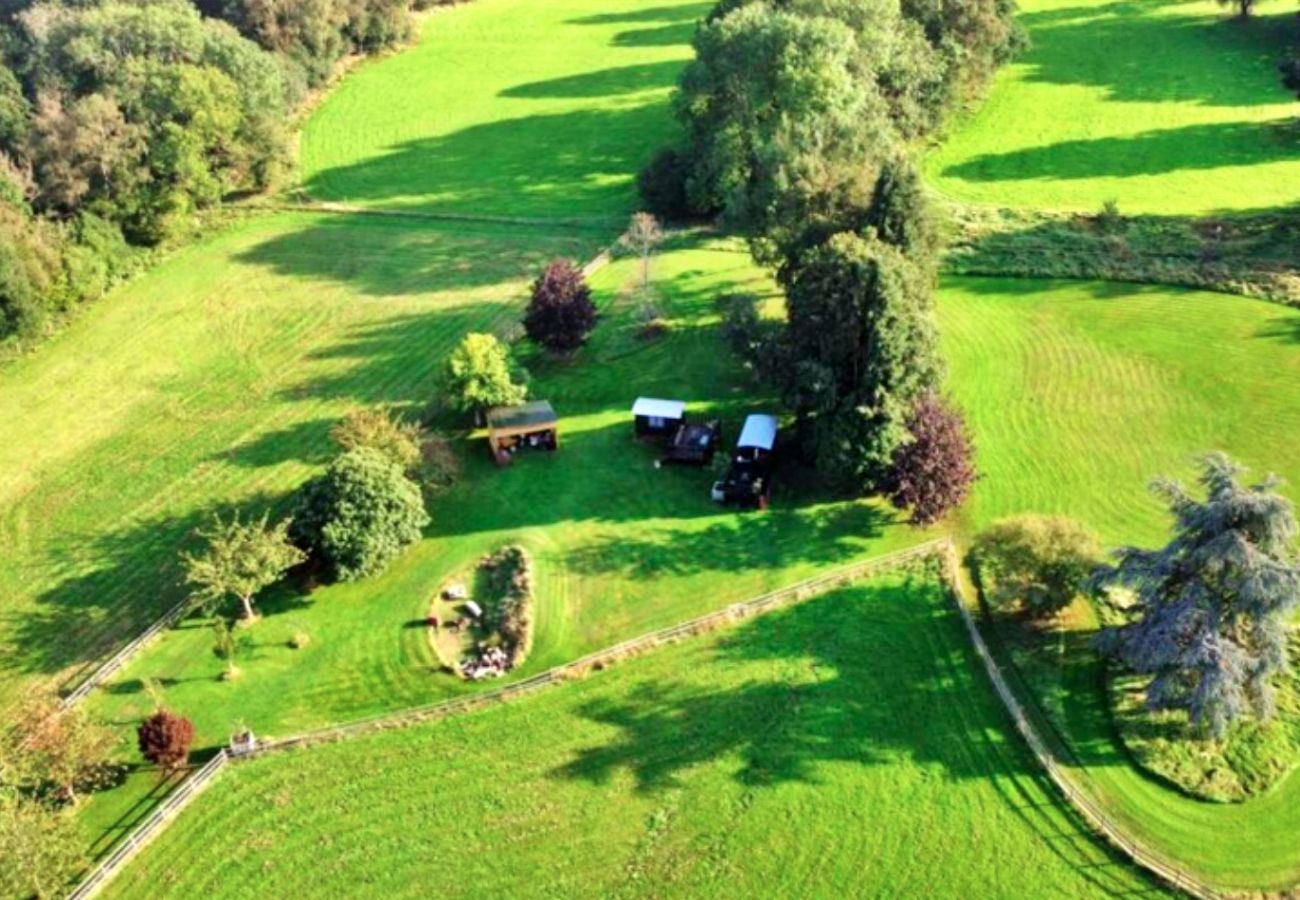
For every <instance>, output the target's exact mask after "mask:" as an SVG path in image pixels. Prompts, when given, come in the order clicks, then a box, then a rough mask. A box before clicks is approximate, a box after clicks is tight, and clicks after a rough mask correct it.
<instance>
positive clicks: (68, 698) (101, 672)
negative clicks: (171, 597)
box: [59, 597, 191, 709]
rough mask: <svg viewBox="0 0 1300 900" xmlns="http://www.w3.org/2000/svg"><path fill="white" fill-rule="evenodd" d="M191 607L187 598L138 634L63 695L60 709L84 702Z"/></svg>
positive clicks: (182, 616) (60, 700)
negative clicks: (88, 695) (87, 696)
mask: <svg viewBox="0 0 1300 900" xmlns="http://www.w3.org/2000/svg"><path fill="white" fill-rule="evenodd" d="M190 606H191V602H190V600H189V598H188V597H187V598H186V599H184V600H181V601H180V602H179V603H177V604H176V605H175V606H173V607H172V608H171V609H169V610H167V612H165V613H163V614H162V617H161V618H159V619H158V620H156V621H155V622H154V623H153V624H152V625H150V626H149V627H148V628H146V629H145V630H144V631H142V632H140V633H139V634H137V635H136V636H135V637H134V638H132V639H131V641H130V642H129V643H127V644H125V645H124V646H122V647H120V648H119V649H118V650H117V652H116V653H114V654H113V655H112V656H110V657H109V658H108V659H106V660H104V662H102V663H100V664H99V666H98V667H97V668H96V669H95V670H94V671H93V672H91V673H90V674H89V675H87V676H86V677H85V678H84V679H83V680H82V681H81V682H80V683H78V684H77V686H76V687H75V688H73V689H72V690H71V691H69V692H68V693H67V694H65V695H63V697H61V698H60V699H59V706H60V708H62V709H67V708H68V707H70V706H72V705H74V704H76V703H78V702H80V701H81V700H84V699H85V697H86V695H87V694H89V693H90V692H91V691H93V690H94V689H95V688H97V687H99V686H100V685H101V684H103V683H104V682H105V681H107V680H108V679H109V678H110V677H112V676H113V675H114V674H115V673H117V672H118V671H120V670H121V669H122V667H123V666H125V665H126V664H127V662H129V661H130V660H131V658H132V657H133V656H135V655H136V654H137V653H139V652H140V651H141V650H143V649H144V648H145V645H146V644H148V643H149V642H150V641H152V640H153V639H154V638H156V637H157V636H158V635H159V634H161V633H162V632H164V631H166V630H167V629H168V628H171V627H172V626H173V625H175V624H176V623H177V622H178V621H180V620H181V619H182V618H184V616H185V613H186V612H187V611H188V610H189V608H190Z"/></svg>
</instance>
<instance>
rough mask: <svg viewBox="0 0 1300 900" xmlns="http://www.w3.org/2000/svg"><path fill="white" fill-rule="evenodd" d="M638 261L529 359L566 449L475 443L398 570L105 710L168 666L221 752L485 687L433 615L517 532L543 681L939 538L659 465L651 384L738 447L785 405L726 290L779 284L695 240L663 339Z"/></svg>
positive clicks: (137, 671) (193, 647)
mask: <svg viewBox="0 0 1300 900" xmlns="http://www.w3.org/2000/svg"><path fill="white" fill-rule="evenodd" d="M636 270H637V264H636V262H635V260H631V259H626V260H621V261H619V262H616V263H615V264H613V265H611V266H609V267H608V268H606V269H604V270H602V271H601V272H600V273H598V274H597V275H596V276H595V278H594V279H593V286H594V287H595V289H596V293H597V300H598V303H599V305H600V307H601V308H602V310H603V319H602V322H601V324H600V325H599V326H598V328H597V331H596V334H595V337H594V338H593V340H592V342H591V344H590V345H589V346H588V347H587V348H586V349H584V350H583V351H581V352H580V353H579V354H578V355H577V356H576V357H575V358H573V359H572V360H570V361H565V362H564V363H555V362H550V361H547V360H544V359H541V358H539V357H533V358H532V359H531V363H532V365H531V368H532V370H533V374H534V377H535V380H534V383H533V395H534V396H536V397H544V398H547V399H549V400H551V401H552V403H553V404H554V405H555V407H556V409H557V410H558V411H559V413H560V416H561V448H560V450H559V452H558V453H556V454H555V455H554V456H553V457H547V456H525V457H524V458H521V459H519V460H517V461H516V463H515V464H514V465H513V466H511V467H510V468H508V469H505V470H497V469H496V468H495V467H494V466H493V464H492V463H491V461H490V459H489V457H488V454H487V451H486V448H485V445H484V444H483V441H482V439H481V438H473V439H469V440H467V441H465V442H463V443H462V444H461V445H460V449H461V451H462V456H463V457H464V460H465V464H466V471H465V476H464V479H463V481H462V483H461V484H460V485H459V486H458V487H457V488H455V489H454V490H453V491H451V492H450V493H448V494H446V495H444V496H443V497H441V498H439V499H438V501H437V502H436V503H435V504H434V505H433V508H432V514H433V524H432V525H431V526H430V528H429V529H428V531H427V538H426V540H424V541H422V542H420V543H419V544H417V545H416V546H415V547H413V548H411V549H410V550H408V551H407V552H406V553H405V554H404V555H403V556H402V557H401V558H400V559H399V560H398V561H397V562H396V564H395V565H393V566H392V568H391V569H390V570H389V571H388V572H386V573H385V574H384V575H383V576H382V577H378V578H373V579H369V580H366V581H362V582H358V583H354V584H346V585H335V586H332V587H328V588H324V589H320V590H317V591H316V592H314V593H312V594H311V595H309V596H306V597H304V596H299V595H297V594H295V593H294V592H292V591H291V590H288V589H286V590H284V591H282V592H280V593H279V594H272V595H271V596H269V597H268V598H267V599H266V601H265V602H264V604H263V609H264V611H265V612H266V617H265V618H264V619H263V620H262V622H261V623H259V624H258V625H257V626H256V627H255V628H254V629H253V630H252V631H251V633H250V636H251V639H252V641H253V643H254V646H253V647H252V648H251V649H250V650H249V652H248V653H246V654H245V655H244V658H243V659H241V660H238V663H239V666H240V668H241V669H242V670H243V675H242V677H241V678H240V679H239V680H238V681H235V682H224V681H221V680H220V677H219V676H220V674H221V670H222V662H221V660H219V659H218V658H216V657H215V656H214V655H213V653H212V637H211V633H210V631H209V629H208V628H207V626H206V624H205V623H203V622H202V621H199V620H192V621H191V622H189V623H187V624H186V625H184V626H183V627H182V628H180V629H178V630H176V631H174V632H171V633H169V634H167V635H165V636H164V637H163V638H161V639H160V640H159V641H158V642H157V643H155V644H154V645H153V646H152V647H150V648H149V649H148V650H147V651H146V652H145V653H144V654H142V655H141V656H140V657H138V658H137V659H136V660H135V661H134V662H133V663H132V664H131V665H130V666H129V667H128V668H127V669H126V670H125V671H124V672H123V673H122V675H121V677H120V678H119V679H117V680H116V681H115V682H113V683H111V684H110V685H109V686H108V687H107V689H106V690H105V691H103V692H100V693H98V694H96V695H95V696H94V697H93V698H92V700H90V701H89V702H91V703H92V704H93V708H94V709H96V710H97V711H99V712H101V713H103V714H106V715H108V716H109V717H110V718H111V719H113V720H114V721H119V722H121V723H122V724H123V726H124V727H129V726H131V725H133V723H135V722H138V721H139V719H140V718H141V717H142V716H143V715H144V714H147V712H148V706H147V704H148V700H147V699H146V697H145V696H144V695H143V694H142V693H141V682H140V679H141V678H144V677H152V678H156V679H159V680H160V681H161V682H162V683H163V685H164V686H165V690H166V695H167V702H168V704H169V705H170V706H172V707H173V708H174V709H176V710H178V711H180V712H183V713H184V714H185V715H187V716H189V717H191V718H192V719H193V720H194V722H195V725H196V728H197V731H198V745H199V746H213V745H220V744H223V743H224V742H225V740H226V739H227V737H228V736H229V734H230V733H231V731H232V729H233V728H234V726H235V725H236V723H239V722H242V723H245V724H247V725H249V726H251V727H252V728H253V729H254V730H255V731H257V732H258V733H259V734H263V735H287V734H291V733H295V732H298V731H302V730H306V729H309V728H314V727H321V726H324V725H327V724H331V723H335V722H339V721H342V720H345V719H350V718H355V717H358V716H362V715H367V714H372V713H377V712H383V711H388V710H394V709H400V708H404V707H408V706H413V705H416V704H420V703H426V702H430V701H432V700H436V699H440V698H443V697H447V696H451V695H454V694H456V693H457V692H461V691H465V690H471V689H472V687H471V686H469V685H466V684H464V683H462V682H460V681H458V680H456V679H455V678H453V677H451V676H449V675H445V674H440V673H438V672H437V671H436V663H435V660H434V658H433V654H432V651H431V649H430V647H429V645H428V642H427V640H426V636H425V632H424V630H423V628H422V627H421V620H422V619H423V616H424V615H425V614H426V613H427V610H428V601H429V597H430V596H431V594H432V592H434V591H435V590H436V589H437V588H438V587H439V586H440V585H441V584H442V583H443V582H444V581H445V580H446V578H447V577H448V576H449V575H451V574H453V573H455V572H457V571H461V570H464V569H465V568H466V567H467V566H469V565H472V564H473V563H474V561H475V560H477V559H478V558H480V557H481V556H483V555H484V554H486V553H488V552H490V551H492V550H493V549H495V548H497V547H499V546H501V545H503V544H506V543H519V544H521V545H523V546H524V547H525V548H527V549H528V551H529V552H530V553H531V554H532V556H533V558H534V559H535V561H536V564H537V569H538V571H537V579H536V594H537V603H538V606H537V617H536V618H537V633H536V642H535V645H534V648H533V652H532V655H531V656H530V657H529V660H528V663H527V664H526V665H525V666H524V667H523V668H522V669H521V670H519V671H520V673H521V674H529V673H533V672H537V671H540V670H542V669H545V668H547V667H549V666H552V665H555V664H557V663H560V662H564V661H567V660H569V659H572V658H574V657H575V656H578V655H580V654H582V653H584V652H588V651H591V650H594V649H597V648H599V647H603V646H606V645H608V644H612V643H615V642H617V641H618V640H621V639H623V638H627V637H632V636H634V635H636V634H640V633H642V632H645V631H650V630H653V629H655V628H659V627H663V626H666V625H670V624H673V623H676V622H678V621H681V620H684V619H687V618H691V617H693V616H696V615H700V614H702V613H704V612H707V611H711V610H713V609H717V608H719V607H721V606H724V605H725V604H727V603H729V602H732V601H736V600H740V599H744V598H747V597H750V596H753V595H756V594H759V593H762V592H764V591H766V590H770V589H772V588H775V587H778V586H781V585H784V584H788V583H790V582H793V581H797V580H799V579H802V578H805V577H809V576H811V575H813V574H815V573H816V572H817V571H819V570H822V569H825V568H826V567H828V566H834V565H837V564H845V563H847V562H849V561H850V560H852V559H856V558H860V557H862V556H864V555H870V554H875V553H880V552H886V551H888V550H890V549H895V548H897V547H899V546H902V545H904V544H909V543H914V542H917V541H920V540H922V539H925V538H927V537H929V536H930V533H929V532H925V531H918V530H916V529H912V528H909V527H905V526H901V525H894V524H893V522H894V515H893V513H892V512H891V511H889V510H887V509H885V508H882V507H881V506H879V505H877V504H873V503H868V502H842V501H833V500H831V499H830V498H828V497H826V496H824V495H823V494H822V492H821V491H820V490H819V489H818V487H817V485H816V481H815V479H813V478H812V477H811V476H810V475H808V474H807V473H803V472H802V471H801V470H799V469H798V468H797V467H793V466H791V467H787V468H786V470H785V471H784V473H783V474H782V475H781V478H780V480H779V481H778V484H777V485H776V487H775V496H774V502H773V509H772V510H770V511H769V512H767V513H761V514H745V513H736V512H734V511H727V510H724V509H722V508H720V507H718V506H717V505H716V504H714V503H713V502H712V501H711V500H710V499H709V493H708V488H709V484H710V481H711V478H712V475H711V472H710V471H709V470H707V469H705V470H698V469H682V468H666V469H656V468H655V467H654V466H653V461H654V458H655V454H654V452H653V450H651V449H650V448H645V447H642V446H639V445H637V444H636V443H635V442H634V441H633V440H632V434H631V432H632V424H631V418H630V415H629V412H628V410H629V407H630V406H631V402H632V400H633V399H634V398H635V397H636V396H637V395H638V394H646V395H652V396H653V395H659V396H669V397H682V398H685V399H688V400H690V401H692V407H691V408H692V409H693V410H694V411H696V412H698V413H701V414H703V413H705V412H706V411H707V412H709V413H711V414H716V415H719V416H721V418H722V420H723V424H724V437H727V438H728V439H729V440H734V439H735V435H736V434H737V433H738V430H739V426H740V423H741V421H742V419H743V416H744V415H745V414H746V413H748V412H752V411H755V410H760V409H765V408H767V407H768V406H770V405H771V398H768V397H765V396H764V395H762V394H757V395H756V394H755V391H754V388H753V387H752V385H751V383H750V381H749V378H748V376H747V375H746V374H745V372H744V371H743V370H742V369H741V368H740V367H739V366H738V365H737V364H736V363H735V362H734V360H733V359H732V358H731V356H730V355H729V354H728V353H727V352H726V351H725V349H724V347H723V344H722V340H721V337H720V336H719V334H718V333H717V330H716V328H715V327H714V326H715V325H716V321H717V315H716V311H715V308H714V298H715V297H716V296H717V295H719V294H722V293H726V292H729V291H736V290H751V291H757V292H760V293H762V292H770V291H772V289H773V288H772V286H771V284H770V282H768V281H767V279H766V277H765V276H763V275H762V274H761V272H760V271H759V270H757V269H756V268H755V267H754V266H753V264H752V263H751V262H750V259H749V256H748V254H747V253H746V252H745V251H744V248H743V245H741V244H740V243H739V242H733V241H719V240H714V239H708V238H703V239H700V238H695V237H686V238H683V239H681V240H680V241H679V242H678V244H677V245H676V246H674V247H669V248H668V249H667V250H666V252H665V253H663V254H662V255H661V256H660V257H659V258H658V260H657V262H656V264H655V268H654V270H653V271H654V278H655V283H656V285H657V286H658V287H659V289H660V291H661V294H662V297H663V301H664V311H665V313H666V316H667V318H668V321H669V324H670V330H669V332H668V334H667V335H666V336H664V337H662V338H660V339H658V340H656V341H651V342H646V341H645V340H643V339H642V338H640V337H639V336H638V334H637V329H636V326H635V323H634V316H633V310H632V304H631V301H630V299H629V298H628V297H627V296H626V294H625V292H624V290H623V289H624V288H625V287H626V286H627V285H628V284H629V283H630V282H631V281H632V280H634V278H635V276H636ZM517 308H518V307H516V309H517ZM392 332H393V334H392V340H394V341H395V342H396V344H397V346H399V347H406V346H407V344H406V341H407V340H408V339H409V340H410V341H411V342H412V344H411V347H410V350H409V353H411V354H417V353H424V352H425V350H426V348H429V347H431V346H433V344H432V341H431V339H430V336H429V335H428V334H425V333H423V332H421V331H420V330H419V329H418V328H411V329H409V330H408V329H407V328H406V327H405V326H399V327H396V328H394V329H392ZM429 352H430V353H431V354H434V353H436V351H434V350H430V351H429ZM388 355H389V354H381V356H382V357H387V356H388ZM393 355H394V356H397V357H398V358H399V360H403V361H409V356H408V355H407V353H406V352H403V353H396V352H394V354H393ZM399 366H400V363H399ZM398 396H399V399H403V400H409V401H410V402H413V403H418V402H419V401H421V400H422V399H425V398H424V397H422V396H421V395H420V394H418V393H417V394H412V395H409V396H400V395H398ZM329 421H330V420H329V418H324V419H322V420H321V421H320V423H319V424H320V428H321V434H320V435H319V444H312V443H310V442H308V441H306V440H305V439H304V443H305V445H306V446H307V447H308V448H309V450H310V453H311V454H312V456H311V458H312V459H313V460H319V459H323V458H324V457H325V456H326V455H327V454H328V452H329V444H328V442H327V439H326V437H325V436H324V433H323V431H324V429H325V428H326V427H327V426H328V424H329ZM164 563H165V564H166V565H169V566H174V565H175V559H174V557H168V558H166V559H165V560H164ZM295 631H305V632H307V633H308V634H309V635H310V636H311V639H312V640H311V643H310V645H309V646H307V647H306V648H305V649H302V650H293V649H290V648H289V647H288V646H287V641H288V639H289V637H290V636H291V635H292V634H293V633H294V632H295ZM151 777H152V776H143V777H142V778H140V779H136V780H133V781H131V782H129V783H128V785H127V787H126V788H125V789H120V790H117V791H109V792H106V793H102V794H100V795H97V796H96V797H94V798H93V799H92V800H91V802H90V803H89V804H88V805H87V810H86V813H85V814H84V815H83V820H84V822H85V823H86V827H87V829H88V837H90V838H91V839H92V840H94V841H96V842H98V841H99V840H101V839H102V838H103V837H104V836H105V835H107V836H113V835H115V834H116V833H117V831H118V830H120V829H121V828H122V827H123V826H125V825H129V824H130V822H132V821H134V816H135V815H136V814H137V813H138V812H139V810H138V808H137V806H136V804H137V803H138V801H139V798H140V796H141V793H142V791H143V790H144V789H145V788H146V786H147V782H148V779H149V778H151ZM124 817H125V818H124Z"/></svg>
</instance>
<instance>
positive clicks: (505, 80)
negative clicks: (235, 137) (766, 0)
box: [302, 0, 712, 224]
mask: <svg viewBox="0 0 1300 900" xmlns="http://www.w3.org/2000/svg"><path fill="white" fill-rule="evenodd" d="M711 5H712V4H711V3H710V2H707V0H655V2H654V3H648V2H645V0H547V2H545V3H538V2H532V0H475V2H473V3H469V4H466V5H464V6H460V7H455V8H451V9H443V10H439V11H437V12H435V13H433V14H431V15H430V16H428V18H427V19H426V20H425V25H424V35H423V39H422V40H421V42H420V43H419V45H418V46H416V47H414V48H412V49H410V50H407V51H405V52H403V53H400V54H397V55H394V56H390V57H388V58H386V59H383V60H380V61H378V62H373V63H369V64H367V65H365V66H363V67H362V68H361V69H359V70H358V71H357V72H355V73H353V74H351V75H349V76H348V78H347V79H346V80H344V81H343V82H342V84H340V85H339V87H338V89H337V90H335V91H334V92H333V93H331V94H330V96H329V97H328V99H327V100H326V101H325V103H324V104H323V105H322V106H321V108H320V109H319V110H318V111H317V112H316V114H315V115H314V116H313V117H312V118H311V120H310V122H308V124H307V126H306V130H305V132H304V135H303V147H302V178H303V185H304V186H305V188H306V189H307V191H308V192H309V193H310V194H311V195H312V196H313V197H315V198H317V199H327V200H337V201H348V202H351V203H357V204H363V205H365V206H369V207H375V208H384V209H397V208H400V209H417V210H423V211H435V212H454V213H461V214H464V213H478V214H484V213H491V214H494V215H508V216H526V217H561V218H574V217H579V218H597V219H601V220H604V221H610V220H611V219H612V220H613V221H615V222H616V224H621V222H619V221H618V220H619V219H620V217H622V216H625V215H627V214H629V213H631V212H632V211H633V210H634V209H635V207H636V203H637V199H636V189H635V185H634V183H633V176H634V175H635V173H636V171H637V170H638V169H639V168H640V167H641V165H642V164H643V163H644V162H645V161H646V160H648V159H649V157H650V155H651V154H653V153H654V152H655V150H657V149H658V148H659V147H660V146H661V145H662V144H664V143H667V136H668V135H670V134H671V133H672V131H673V129H675V128H676V126H675V125H674V123H673V120H672V115H671V112H670V110H669V106H668V103H667V100H668V95H669V92H670V90H671V89H672V87H673V85H674V83H675V82H676V78H677V73H678V71H679V70H680V68H681V66H682V64H683V63H684V62H685V61H686V60H688V59H689V58H690V56H691V49H690V39H691V36H692V35H693V33H694V31H695V23H696V21H697V20H699V19H702V18H703V17H704V15H705V13H707V12H708V10H709V8H710V7H711Z"/></svg>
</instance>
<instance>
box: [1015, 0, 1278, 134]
mask: <svg viewBox="0 0 1300 900" xmlns="http://www.w3.org/2000/svg"><path fill="white" fill-rule="evenodd" d="M1185 5H1186V4H1185V3H1182V2H1180V0H1117V2H1112V3H1106V4H1102V5H1097V4H1088V3H1084V4H1078V5H1075V6H1068V7H1064V8H1055V9H1048V10H1042V11H1038V12H1028V13H1022V14H1021V15H1020V17H1019V18H1020V21H1021V23H1022V24H1023V25H1025V26H1026V27H1027V28H1028V29H1029V33H1030V37H1031V47H1030V49H1029V50H1028V51H1027V52H1026V53H1025V54H1024V55H1023V56H1021V57H1020V58H1019V59H1018V60H1017V64H1018V65H1019V66H1022V67H1024V68H1025V69H1027V75H1026V76H1025V77H1026V79H1027V80H1028V81H1031V82H1044V83H1048V84H1062V85H1090V86H1096V87H1102V88H1105V89H1106V99H1107V100H1112V101H1118V102H1146V103H1165V102H1177V103H1196V104H1199V105H1202V106H1220V107H1249V106H1260V105H1266V104H1276V103H1284V102H1286V101H1287V97H1286V95H1285V94H1284V92H1283V91H1282V90H1281V88H1280V87H1279V81H1278V76H1277V70H1276V66H1277V63H1278V62H1279V61H1280V58H1281V55H1282V53H1283V51H1284V50H1285V49H1286V48H1287V47H1288V46H1289V45H1290V44H1292V43H1293V42H1294V32H1295V25H1294V17H1293V16H1292V15H1268V16H1254V17H1252V18H1250V19H1248V20H1245V21H1243V20H1240V19H1232V18H1229V17H1228V16H1227V15H1220V14H1213V13H1211V14H1180V15H1170V14H1169V13H1168V10H1169V8H1171V7H1172V8H1177V7H1180V6H1185ZM1186 149H1187V150H1188V151H1189V152H1190V151H1192V150H1193V149H1194V148H1193V147H1191V146H1189V147H1187V148H1186Z"/></svg>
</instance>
